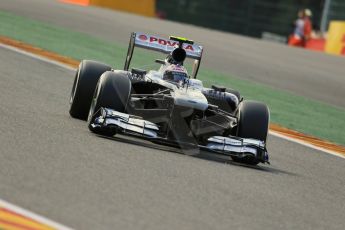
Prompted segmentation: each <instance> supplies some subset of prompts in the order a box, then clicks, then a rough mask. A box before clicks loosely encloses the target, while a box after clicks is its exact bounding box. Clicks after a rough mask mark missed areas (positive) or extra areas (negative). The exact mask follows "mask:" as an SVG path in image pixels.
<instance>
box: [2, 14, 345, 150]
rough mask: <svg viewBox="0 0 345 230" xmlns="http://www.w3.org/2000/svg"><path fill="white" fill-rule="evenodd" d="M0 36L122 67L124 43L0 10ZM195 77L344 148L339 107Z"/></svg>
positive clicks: (215, 76)
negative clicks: (261, 104)
mask: <svg viewBox="0 0 345 230" xmlns="http://www.w3.org/2000/svg"><path fill="white" fill-rule="evenodd" d="M0 35H3V36H7V37H10V38H13V39H16V40H19V41H22V42H25V43H29V44H31V45H33V46H37V47H40V48H43V49H46V50H49V51H53V52H56V53H59V54H61V55H64V56H68V57H71V58H74V59H78V60H81V59H94V60H99V61H101V62H105V63H108V64H111V65H113V66H114V67H115V68H120V69H121V68H123V64H124V58H125V55H126V52H127V44H121V43H109V42H106V41H103V40H100V39H98V38H94V37H91V36H89V35H86V34H83V33H78V32H74V31H71V30H67V29H63V28H60V27H57V26H53V25H50V24H46V23H43V22H39V21H35V20H31V19H28V18H23V17H19V16H16V15H13V14H10V13H7V12H3V11H0ZM135 55H136V56H135V63H136V64H137V65H139V66H141V65H143V64H145V63H148V62H147V60H152V62H153V60H154V59H155V58H157V56H155V55H154V54H152V53H150V52H144V51H139V52H136V53H135ZM205 55H207V53H206V54H205ZM158 57H160V55H158ZM199 78H200V79H201V80H203V81H204V84H205V85H207V86H209V85H211V84H213V83H215V84H218V85H224V86H229V87H231V88H234V89H238V90H239V91H240V92H241V94H242V96H244V97H245V98H246V99H255V100H259V101H263V102H265V103H267V104H268V106H269V107H270V111H271V122H274V123H277V124H280V125H282V126H285V127H287V128H290V129H294V130H296V131H300V132H303V133H305V134H309V135H313V136H316V137H319V138H322V139H326V140H330V141H333V142H335V143H338V144H342V145H345V133H344V130H345V110H344V109H342V108H338V107H335V106H331V105H327V104H325V103H322V102H318V101H315V100H310V99H307V98H304V97H301V96H296V95H294V94H292V93H289V92H286V91H282V90H276V89H274V88H271V87H269V86H266V85H262V84H258V83H253V82H251V81H247V80H243V79H239V78H236V77H234V76H225V75H224V74H220V73H217V72H216V71H213V70H209V69H203V68H202V67H201V70H200V72H199Z"/></svg>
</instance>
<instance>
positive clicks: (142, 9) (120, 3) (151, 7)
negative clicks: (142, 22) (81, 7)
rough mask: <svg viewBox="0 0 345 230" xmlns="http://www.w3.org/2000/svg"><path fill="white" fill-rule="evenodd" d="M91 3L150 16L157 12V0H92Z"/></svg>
mask: <svg viewBox="0 0 345 230" xmlns="http://www.w3.org/2000/svg"><path fill="white" fill-rule="evenodd" d="M90 4H91V5H94V6H100V7H105V8H110V9H114V10H121V11H126V12H130V13H135V14H140V15H144V16H149V17H154V16H155V12H156V0H90Z"/></svg>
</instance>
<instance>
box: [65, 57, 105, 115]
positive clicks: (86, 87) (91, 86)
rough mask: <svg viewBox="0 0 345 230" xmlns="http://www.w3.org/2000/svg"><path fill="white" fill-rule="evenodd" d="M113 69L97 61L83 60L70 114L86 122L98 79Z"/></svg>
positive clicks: (76, 78) (74, 89) (78, 71)
mask: <svg viewBox="0 0 345 230" xmlns="http://www.w3.org/2000/svg"><path fill="white" fill-rule="evenodd" d="M109 70H111V67H110V66H108V65H106V64H103V63H100V62H96V61H90V60H83V61H82V62H80V64H79V67H78V69H77V72H76V75H75V78H74V83H73V87H72V92H71V97H70V110H69V114H70V115H71V117H73V118H77V119H81V120H86V119H87V116H88V112H89V108H90V105H91V99H92V96H93V93H94V91H95V88H96V85H97V82H98V79H99V78H100V77H101V75H102V74H103V73H104V72H105V71H109Z"/></svg>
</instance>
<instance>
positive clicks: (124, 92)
mask: <svg viewBox="0 0 345 230" xmlns="http://www.w3.org/2000/svg"><path fill="white" fill-rule="evenodd" d="M131 88H132V85H131V81H130V80H129V78H128V77H127V75H126V74H125V73H124V72H123V71H114V72H110V71H108V72H105V73H104V74H102V76H101V77H100V79H99V81H98V83H97V86H96V89H95V92H94V95H93V98H92V101H91V106H90V110H89V115H88V120H87V123H88V127H89V129H90V131H91V132H94V133H97V134H101V135H105V136H113V135H115V134H116V130H109V129H102V128H97V127H96V128H94V127H92V126H91V123H92V122H93V121H94V119H95V118H96V117H97V116H100V109H101V107H104V108H108V109H113V110H116V111H118V112H121V113H124V112H125V111H126V107H127V103H128V100H129V97H130V94H131Z"/></svg>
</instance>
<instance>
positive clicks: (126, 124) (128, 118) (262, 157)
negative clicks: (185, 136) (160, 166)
mask: <svg viewBox="0 0 345 230" xmlns="http://www.w3.org/2000/svg"><path fill="white" fill-rule="evenodd" d="M91 126H92V127H93V128H94V129H100V130H106V129H112V130H116V132H117V133H121V134H127V135H135V136H139V137H141V138H144V139H147V140H151V141H159V142H163V143H170V144H172V143H175V144H181V145H183V146H188V145H192V146H194V147H198V148H200V149H203V150H206V151H209V152H214V153H217V154H221V155H226V156H236V157H246V156H250V157H255V158H256V159H258V160H259V161H260V162H263V163H269V158H268V152H267V149H266V146H265V143H264V142H263V141H260V140H256V139H251V138H240V137H234V136H229V137H223V136H212V137H209V138H208V139H207V144H206V145H195V144H191V143H183V142H178V143H177V142H176V141H173V140H169V139H168V138H167V137H160V136H159V135H158V131H159V126H158V125H156V124H154V123H152V122H150V121H146V120H143V119H142V118H140V117H137V116H132V115H129V114H125V113H120V112H118V111H115V110H112V109H107V108H101V115H100V116H99V117H96V118H95V120H94V121H93V122H92V123H91Z"/></svg>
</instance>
